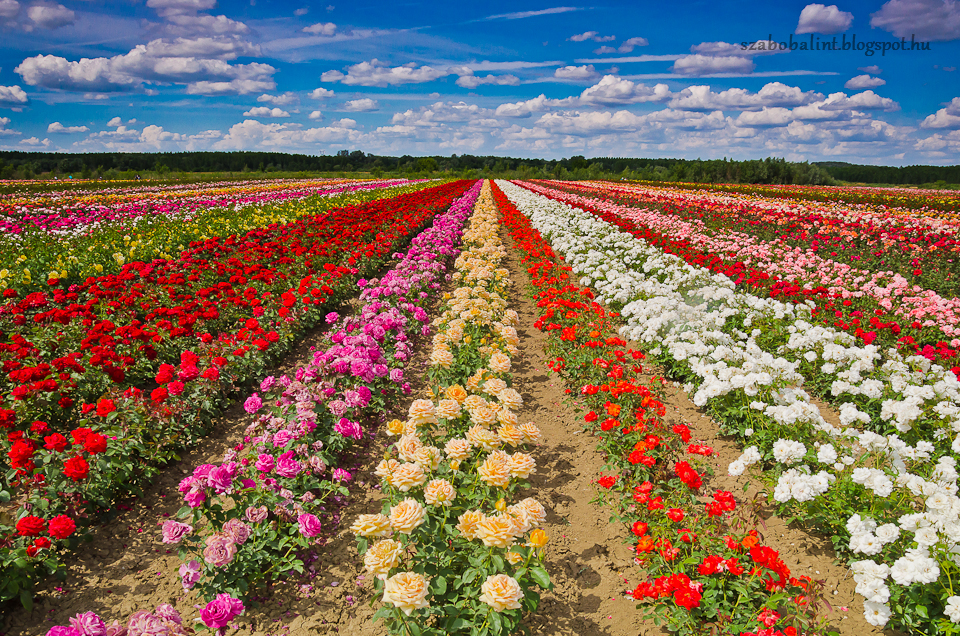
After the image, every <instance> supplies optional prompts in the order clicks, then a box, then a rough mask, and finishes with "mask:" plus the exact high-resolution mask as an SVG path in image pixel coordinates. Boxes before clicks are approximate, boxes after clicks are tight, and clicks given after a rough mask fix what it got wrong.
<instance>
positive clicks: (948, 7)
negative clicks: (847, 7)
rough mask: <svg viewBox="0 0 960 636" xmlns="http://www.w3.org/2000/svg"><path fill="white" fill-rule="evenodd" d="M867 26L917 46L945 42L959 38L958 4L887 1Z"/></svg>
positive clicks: (949, 0)
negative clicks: (916, 42) (918, 44)
mask: <svg viewBox="0 0 960 636" xmlns="http://www.w3.org/2000/svg"><path fill="white" fill-rule="evenodd" d="M870 26H872V27H878V28H881V29H883V30H884V31H889V32H890V33H893V34H894V35H895V36H897V37H898V38H907V39H908V40H909V39H911V37H913V36H914V35H915V36H916V37H917V41H918V42H931V41H932V42H947V41H950V40H956V39H957V38H960V2H957V0H889V2H887V3H886V4H884V5H883V6H882V7H880V10H879V11H877V12H876V13H872V14H870Z"/></svg>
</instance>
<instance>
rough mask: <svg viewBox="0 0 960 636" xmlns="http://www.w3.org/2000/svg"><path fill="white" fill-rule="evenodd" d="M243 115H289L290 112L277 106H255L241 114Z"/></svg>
mask: <svg viewBox="0 0 960 636" xmlns="http://www.w3.org/2000/svg"><path fill="white" fill-rule="evenodd" d="M243 116H244V117H289V116H290V113H288V112H287V111H285V110H281V109H279V108H268V107H267V106H255V107H254V108H251V109H250V110H248V111H247V112H245V113H244V114H243Z"/></svg>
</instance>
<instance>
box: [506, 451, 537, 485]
mask: <svg viewBox="0 0 960 636" xmlns="http://www.w3.org/2000/svg"><path fill="white" fill-rule="evenodd" d="M507 470H508V471H510V476H511V477H519V478H520V479H526V478H527V477H529V476H530V473H535V472H537V462H535V461H534V459H533V457H530V456H529V455H527V454H526V453H514V454H513V455H511V456H510V459H509V460H508V461H507Z"/></svg>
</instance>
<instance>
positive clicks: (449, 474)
mask: <svg viewBox="0 0 960 636" xmlns="http://www.w3.org/2000/svg"><path fill="white" fill-rule="evenodd" d="M498 230H499V224H498V222H497V210H496V206H495V204H494V202H493V197H492V193H491V191H490V187H489V182H485V183H484V186H483V190H482V191H481V194H480V198H479V199H478V202H477V204H476V207H475V209H474V214H473V216H472V218H471V220H470V225H469V227H468V229H467V231H466V232H465V233H464V235H463V246H464V249H463V252H462V253H461V255H460V256H459V258H458V259H457V261H456V264H455V268H456V271H455V273H454V275H453V279H454V281H455V282H456V283H457V284H459V285H460V287H458V288H457V289H456V290H454V291H453V292H452V293H447V294H445V295H444V300H445V301H446V304H445V307H444V312H443V314H442V315H441V316H440V317H439V318H437V319H436V320H435V321H434V323H433V326H434V327H435V328H436V329H437V331H436V335H435V336H434V338H433V350H432V352H431V356H430V362H429V364H430V371H429V372H428V375H429V377H430V380H431V382H430V386H431V388H430V393H431V399H419V400H415V401H414V402H413V403H412V404H411V406H410V409H409V413H408V418H407V420H406V421H400V420H393V421H392V422H389V423H388V425H387V432H388V434H389V435H391V436H399V440H398V441H397V442H396V443H395V444H394V445H393V447H392V452H388V454H387V458H386V459H384V460H383V461H381V462H380V464H379V465H378V466H377V469H376V474H377V475H378V476H379V477H380V478H381V480H382V482H383V488H384V492H385V493H388V494H392V495H393V500H394V501H395V503H394V504H393V505H390V506H389V510H388V509H387V507H385V509H384V513H387V512H389V514H366V515H361V516H360V518H359V519H357V521H356V523H354V525H353V526H352V528H351V529H352V530H353V531H354V532H355V533H356V534H357V535H359V536H360V537H364V538H370V539H379V541H377V542H376V543H373V545H371V546H370V547H369V549H367V550H366V551H365V552H364V553H363V561H364V566H365V568H366V569H367V571H369V572H370V573H372V574H374V575H375V576H376V577H378V578H379V579H380V580H382V581H384V594H383V602H384V603H385V604H392V605H393V606H394V607H396V608H398V609H399V610H400V611H402V612H403V613H404V614H405V615H406V616H408V617H409V616H411V614H412V613H413V612H415V611H417V610H420V609H423V608H427V607H429V606H430V598H429V597H430V593H429V588H430V580H429V579H428V578H427V577H425V576H424V575H423V574H421V573H418V572H416V571H411V570H417V569H420V570H422V569H423V568H422V567H419V568H418V567H417V565H422V563H421V562H422V561H423V558H422V557H421V556H420V555H419V554H418V553H417V551H416V547H415V543H416V542H417V540H416V538H414V537H413V536H412V535H414V534H415V533H416V531H417V529H418V528H421V527H422V526H423V525H424V524H425V522H427V521H428V520H429V517H430V516H431V515H433V516H438V517H442V518H443V520H444V521H445V520H446V518H447V515H448V514H456V511H459V510H463V513H462V514H460V515H459V516H458V517H457V521H458V523H457V524H456V526H452V525H448V524H446V523H443V522H440V523H439V526H438V527H439V529H440V531H441V532H448V531H453V530H454V529H455V532H452V535H451V536H450V537H449V540H448V538H446V537H445V538H444V539H443V542H444V543H447V544H448V545H449V546H450V549H451V550H457V549H458V548H460V549H467V550H469V549H470V546H468V545H465V542H471V541H475V540H479V541H481V542H482V543H483V545H484V546H486V547H487V548H489V549H490V554H491V555H492V554H493V552H494V550H495V549H497V550H504V551H505V552H504V553H503V558H505V559H506V561H507V562H508V563H510V564H511V566H520V567H523V568H527V567H530V563H531V560H532V559H535V560H536V561H537V563H539V562H540V560H542V549H541V548H542V547H543V546H544V545H545V544H546V542H547V540H548V538H547V536H546V534H545V533H544V532H543V530H541V529H539V527H538V526H540V525H541V524H542V523H543V522H544V520H545V518H546V511H545V510H544V508H543V506H542V505H541V504H540V503H538V502H537V501H536V500H535V499H533V498H530V497H528V498H525V499H522V500H521V501H519V502H517V503H515V504H513V505H508V504H507V498H508V497H509V495H510V493H511V492H512V491H513V490H514V489H515V488H516V487H517V482H518V481H519V480H523V479H525V478H526V477H527V476H529V475H530V474H531V473H533V472H535V471H536V462H535V461H534V459H533V458H532V457H531V456H530V455H529V454H527V453H525V452H522V450H521V449H524V448H527V447H528V446H531V445H533V444H536V443H537V442H538V441H539V440H540V438H541V434H540V430H539V429H538V428H537V427H536V426H535V425H534V424H533V423H532V422H528V423H524V424H520V423H519V421H518V415H517V410H518V409H520V408H521V407H522V405H523V398H522V396H521V395H520V394H519V393H518V392H517V391H516V390H514V389H513V388H511V387H510V386H509V379H510V369H511V359H510V356H514V355H517V354H518V353H519V349H518V344H519V338H518V336H517V331H516V329H515V325H516V324H517V322H518V320H519V318H518V316H517V313H516V312H515V311H513V310H509V309H508V308H507V300H506V297H507V293H508V289H509V284H510V280H509V278H508V272H507V270H506V269H503V268H502V267H500V264H501V262H502V260H503V259H504V257H505V256H506V251H505V250H504V247H503V244H502V242H501V241H500V238H499V232H498ZM461 378H462V384H461V383H460V382H458V381H456V380H458V379H461ZM441 445H442V448H441ZM505 448H509V449H511V450H512V451H513V452H512V453H511V452H507V451H506V450H504V449H505ZM394 453H395V454H396V457H397V458H394V457H393V454H394ZM478 490H480V491H482V492H483V493H484V496H482V497H480V498H479V499H478V496H477V493H478ZM501 490H502V492H500V491H501ZM494 492H496V493H498V494H497V495H492V493H494ZM498 495H499V496H498ZM400 497H403V499H402V500H399V499H400ZM397 500H399V501H397ZM470 504H474V505H475V508H474V507H471V506H470ZM483 504H486V506H484V505H483ZM483 507H487V508H488V510H489V512H490V513H491V514H487V513H485V512H484V511H483V510H482V508H483ZM477 508H479V509H477ZM394 532H396V533H399V534H400V535H401V537H400V538H401V539H402V541H397V540H394V539H392V538H388V537H390V536H392V534H393V533H394ZM524 537H525V540H524ZM423 540H428V541H436V540H437V539H436V537H434V536H430V537H424V538H423ZM519 545H522V546H524V547H525V548H527V549H526V550H523V552H524V554H521V553H520V552H518V551H514V550H512V549H511V548H513V547H514V546H519ZM364 546H365V543H364V542H363V541H361V551H362V549H363V547H364ZM405 555H409V557H410V558H409V559H408V560H407V561H408V562H409V563H408V565H412V567H408V568H407V569H404V565H405V559H404V556H405ZM501 563H502V561H501ZM504 567H506V566H504ZM396 569H401V570H403V571H400V572H398V573H395V574H393V575H391V574H390V573H391V572H393V571H394V570H396ZM524 571H526V570H524ZM454 574H455V575H458V576H459V575H460V574H461V573H460V572H454ZM445 585H446V584H444V587H445ZM480 592H481V594H480V595H479V597H478V599H479V600H480V601H482V602H483V603H485V604H486V605H487V606H489V608H492V610H493V611H495V612H503V611H504V610H513V609H519V608H520V607H521V601H522V599H523V596H524V593H523V587H522V586H521V584H520V582H518V581H517V579H516V578H514V577H513V576H510V574H508V573H505V572H499V573H496V574H491V575H489V576H487V577H486V579H485V580H484V582H483V583H482V585H481V587H480ZM488 611H489V610H488ZM417 618H418V619H422V620H426V616H420V615H418V616H417ZM488 620H489V619H488ZM497 624H499V619H497Z"/></svg>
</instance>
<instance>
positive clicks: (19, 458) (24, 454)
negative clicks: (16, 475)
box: [7, 439, 33, 468]
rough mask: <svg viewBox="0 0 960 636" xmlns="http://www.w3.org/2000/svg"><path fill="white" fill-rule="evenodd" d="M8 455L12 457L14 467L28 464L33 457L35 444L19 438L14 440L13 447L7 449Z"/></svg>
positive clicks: (11, 463)
mask: <svg viewBox="0 0 960 636" xmlns="http://www.w3.org/2000/svg"><path fill="white" fill-rule="evenodd" d="M7 456H8V457H9V458H10V466H12V467H13V468H21V467H23V466H26V464H27V462H29V461H30V458H32V457H33V444H31V443H30V442H25V441H24V440H22V439H18V440H17V441H16V442H14V444H13V447H12V448H11V449H10V450H9V451H7Z"/></svg>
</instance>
